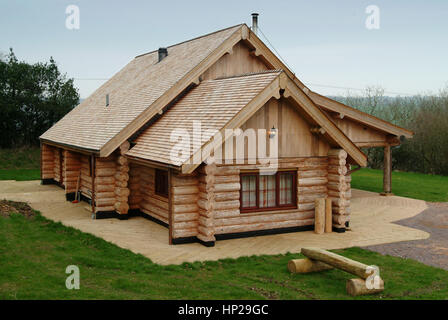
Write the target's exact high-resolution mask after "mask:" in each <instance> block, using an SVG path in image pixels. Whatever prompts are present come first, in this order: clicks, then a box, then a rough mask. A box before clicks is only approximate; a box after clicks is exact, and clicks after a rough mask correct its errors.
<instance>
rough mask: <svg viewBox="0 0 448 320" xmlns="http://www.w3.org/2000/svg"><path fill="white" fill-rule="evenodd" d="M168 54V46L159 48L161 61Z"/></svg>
mask: <svg viewBox="0 0 448 320" xmlns="http://www.w3.org/2000/svg"><path fill="white" fill-rule="evenodd" d="M167 56H168V49H167V48H159V62H160V61H162V60H163V59H165V58H166V57H167Z"/></svg>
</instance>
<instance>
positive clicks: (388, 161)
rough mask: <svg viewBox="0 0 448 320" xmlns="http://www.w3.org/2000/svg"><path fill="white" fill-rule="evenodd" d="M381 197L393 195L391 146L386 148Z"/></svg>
mask: <svg viewBox="0 0 448 320" xmlns="http://www.w3.org/2000/svg"><path fill="white" fill-rule="evenodd" d="M381 195H384V196H388V195H392V152H391V147H390V145H389V144H388V145H387V146H385V147H384V164H383V193H381Z"/></svg>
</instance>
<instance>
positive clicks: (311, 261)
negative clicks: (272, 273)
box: [288, 248, 384, 296]
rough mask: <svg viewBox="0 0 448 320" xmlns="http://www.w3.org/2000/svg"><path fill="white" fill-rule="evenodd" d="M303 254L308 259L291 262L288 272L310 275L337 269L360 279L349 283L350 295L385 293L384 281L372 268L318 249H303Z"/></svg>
mask: <svg viewBox="0 0 448 320" xmlns="http://www.w3.org/2000/svg"><path fill="white" fill-rule="evenodd" d="M301 253H302V254H303V255H304V256H306V257H307V258H305V259H297V260H290V261H289V262H288V270H289V271H290V272H291V273H310V272H319V271H325V270H330V269H333V268H337V269H340V270H343V271H345V272H348V273H350V274H353V275H355V276H358V277H359V278H356V279H350V280H348V281H347V283H346V290H347V293H348V294H349V295H352V296H359V295H368V294H375V293H379V292H382V291H384V281H383V280H382V279H381V278H380V276H379V275H375V274H374V273H375V271H374V269H373V267H371V266H368V265H365V264H363V263H361V262H358V261H355V260H352V259H349V258H346V257H343V256H341V255H338V254H336V253H333V252H329V251H326V250H322V249H318V248H302V250H301Z"/></svg>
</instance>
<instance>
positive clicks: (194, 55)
mask: <svg viewBox="0 0 448 320" xmlns="http://www.w3.org/2000/svg"><path fill="white" fill-rule="evenodd" d="M240 30H241V25H238V26H234V27H231V28H227V29H224V30H221V31H218V32H214V33H212V34H209V35H206V36H203V37H199V38H196V39H193V40H190V41H186V42H183V43H180V44H177V45H174V46H171V47H168V56H167V57H166V58H165V59H163V60H162V61H161V62H160V63H159V62H158V52H157V51H153V52H150V53H147V54H144V55H140V56H137V57H136V58H135V59H133V60H132V61H131V62H130V63H129V64H128V65H126V66H125V67H124V68H123V69H122V70H121V71H119V72H118V73H117V74H115V75H114V76H113V77H112V78H111V79H110V80H109V81H107V82H106V83H105V84H104V85H102V86H101V87H100V88H99V89H97V90H96V91H95V92H94V93H93V94H92V95H91V96H90V97H89V98H87V99H86V100H84V101H83V102H82V103H81V104H80V105H78V106H77V107H76V108H75V109H73V110H72V111H71V112H69V113H68V114H67V115H66V116H65V117H63V118H62V119H61V120H60V121H59V122H57V123H56V124H55V125H54V126H53V127H51V128H50V129H49V130H48V131H46V132H45V133H44V134H43V135H42V136H41V137H40V138H41V139H42V141H44V142H53V143H56V144H61V145H66V146H71V147H75V148H81V149H85V150H89V151H96V152H99V151H100V150H101V149H102V148H103V146H104V145H105V144H106V143H108V142H109V141H110V140H111V139H113V138H114V137H115V136H116V135H118V134H119V133H120V132H121V131H122V130H123V129H125V128H126V127H127V126H128V125H129V124H130V123H131V122H132V121H134V120H135V119H136V118H137V117H138V116H140V115H141V114H142V113H143V112H144V111H147V109H149V108H151V106H152V105H153V104H154V102H155V101H157V100H158V99H159V98H161V97H162V96H163V95H164V94H165V93H166V92H167V91H168V90H169V89H170V88H172V87H173V86H175V85H176V83H177V82H178V81H180V80H181V79H182V78H183V77H184V76H185V75H186V74H187V73H189V72H190V71H191V70H192V69H193V68H195V67H196V66H197V65H198V64H199V63H201V61H203V60H204V59H206V58H207V57H208V56H209V55H210V54H211V53H212V52H214V51H216V49H217V48H218V47H219V46H220V45H221V44H222V43H223V42H224V41H225V40H227V39H228V38H229V37H231V36H232V35H233V34H234V33H235V32H238V31H240ZM107 94H108V95H109V101H110V104H109V106H107V107H106V95H107Z"/></svg>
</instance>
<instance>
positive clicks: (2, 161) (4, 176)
mask: <svg viewBox="0 0 448 320" xmlns="http://www.w3.org/2000/svg"><path fill="white" fill-rule="evenodd" d="M39 179H40V149H39V148H21V149H0V180H18V181H24V180H39Z"/></svg>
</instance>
